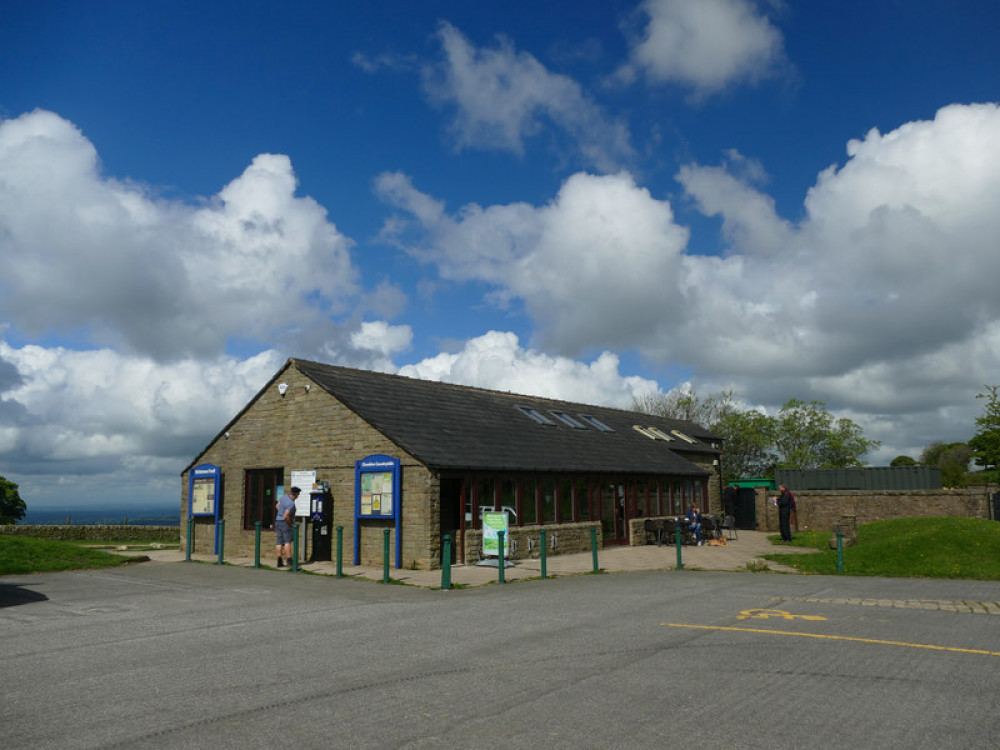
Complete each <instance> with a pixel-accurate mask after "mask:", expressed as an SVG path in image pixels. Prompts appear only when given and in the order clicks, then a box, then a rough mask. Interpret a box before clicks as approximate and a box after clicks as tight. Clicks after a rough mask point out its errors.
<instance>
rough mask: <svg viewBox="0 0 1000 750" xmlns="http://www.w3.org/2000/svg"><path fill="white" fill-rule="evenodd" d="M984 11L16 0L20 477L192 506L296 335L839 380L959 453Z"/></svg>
mask: <svg viewBox="0 0 1000 750" xmlns="http://www.w3.org/2000/svg"><path fill="white" fill-rule="evenodd" d="M590 6H592V7H590ZM998 33H1000V9H998V8H997V7H996V5H995V4H994V3H991V2H985V1H983V2H970V1H964V0H960V1H958V2H952V3H939V2H916V1H912V0H911V1H909V2H896V1H895V0H882V1H880V2H876V3H872V2H854V1H853V0H843V1H838V2H823V1H818V2H784V1H781V0H769V1H765V0H761V1H759V2H751V1H750V0H697V1H695V0H690V1H687V0H649V1H647V2H638V0H632V1H631V2H616V1H609V2H602V3H592V4H581V3H579V2H573V3H570V2H547V3H527V2H507V3H500V2H477V3H468V2H465V3H457V2H420V3H411V2H349V3H348V2H345V3H305V2H286V3H281V4H276V3H265V2H240V3H231V2H215V3H207V4H206V3H194V2H171V3H163V2H145V3H126V2H88V3H61V2H45V1H44V0H42V1H41V2H30V3H29V2H16V1H10V0H9V1H8V2H5V3H3V5H2V11H0V71H2V72H3V74H2V75H0V475H4V476H6V477H8V478H10V479H12V480H14V481H16V482H19V483H20V485H21V494H22V497H23V498H24V499H25V500H26V501H27V502H28V503H29V506H31V505H36V506H42V505H54V504H65V503H66V502H67V501H71V500H72V501H74V502H79V503H86V504H94V503H97V502H112V501H113V502H116V503H117V502H121V501H127V500H129V499H138V498H141V499H143V500H149V499H153V500H160V499H162V500H164V501H167V502H172V501H173V500H175V499H178V498H179V489H180V488H179V478H178V475H179V472H180V470H181V469H182V468H183V466H184V465H185V464H186V463H187V462H188V461H189V460H190V459H191V458H192V457H193V456H194V455H195V454H196V453H197V452H198V451H199V450H200V449H201V448H202V447H204V445H205V444H206V442H207V441H208V440H209V439H210V438H211V437H212V436H214V435H215V434H216V432H217V431H218V430H219V429H220V428H221V427H222V426H223V425H224V424H225V423H226V422H227V421H228V420H229V419H230V418H231V417H232V416H233V415H234V414H235V413H236V412H237V411H238V410H239V409H240V408H241V407H242V405H243V404H245V403H246V401H247V400H248V399H249V398H251V397H252V396H253V394H254V393H255V392H256V391H257V390H258V389H259V388H260V386H261V385H262V384H263V383H264V382H265V381H266V380H267V379H268V378H269V377H270V376H271V375H272V374H273V373H274V372H275V371H276V370H277V369H278V367H280V366H281V364H282V363H283V362H284V361H285V359H286V358H287V357H290V356H294V357H301V358H306V359H317V360H320V361H325V362H331V363H335V364H343V365H348V366H355V367H363V368H370V369H378V370H384V371H391V372H399V373H402V374H405V375H412V376H418V377H425V378H432V379H438V380H446V381H450V382H457V383H466V384H470V385H477V386H482V387H488V388H499V389H503V390H512V391H519V392H531V393H539V394H543V395H553V396H558V397H562V398H567V399H571V400H579V401H585V402H600V403H606V404H612V405H619V406H625V407H627V406H629V405H630V404H631V402H632V399H633V398H634V397H635V396H640V395H644V394H648V393H651V392H663V393H666V392H668V391H670V390H671V389H673V388H687V387H694V388H695V389H696V390H697V391H698V392H700V393H703V394H707V393H711V392H714V391H717V390H719V389H722V388H734V389H735V390H736V392H737V393H738V394H739V395H740V396H741V397H742V398H743V399H744V401H745V403H746V404H747V405H748V406H753V407H756V408H760V409H763V410H765V411H771V412H773V411H774V410H776V409H777V408H779V407H780V405H781V404H782V403H783V402H785V401H786V400H788V399H790V398H801V399H806V400H810V399H819V400H822V401H824V402H825V403H826V404H827V405H828V406H829V407H830V408H831V410H833V411H834V412H835V413H836V414H838V415H841V416H847V417H850V418H851V419H854V420H855V421H857V422H858V423H859V424H861V425H862V426H863V428H864V429H865V432H866V433H867V434H868V435H869V436H870V437H874V438H877V439H879V440H881V441H882V448H881V449H880V450H879V451H878V452H877V453H875V454H873V455H872V456H870V457H869V458H870V460H871V461H872V462H873V463H887V462H888V460H890V459H891V458H892V457H893V456H895V455H898V454H900V453H909V454H911V455H918V454H919V452H920V450H921V449H922V448H923V447H924V446H925V445H927V444H928V443H930V442H931V441H934V440H945V441H950V440H966V439H968V438H969V437H971V435H972V434H973V429H974V425H973V420H974V418H975V416H976V415H977V414H978V413H979V412H980V410H981V402H978V401H977V400H976V398H975V396H976V394H977V393H978V392H980V391H981V390H982V388H983V385H984V384H987V383H996V382H997V381H998V372H1000V368H998V364H1000V362H998V359H1000V355H998V352H1000V302H998V300H1000V296H998V295H997V294H996V292H995V283H994V282H993V280H994V279H996V278H998V277H1000V253H997V252H996V240H995V238H996V237H997V236H998V234H1000V232H998V230H1000V216H998V212H997V211H996V207H997V205H998V204H1000V109H998V105H997V102H998V100H1000V86H998V84H1000V76H998V71H1000V53H998V52H997V45H996V44H995V40H996V38H997V36H998Z"/></svg>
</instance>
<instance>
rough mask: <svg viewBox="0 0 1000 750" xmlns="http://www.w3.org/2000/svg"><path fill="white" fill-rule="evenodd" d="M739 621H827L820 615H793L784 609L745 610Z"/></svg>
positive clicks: (738, 616)
mask: <svg viewBox="0 0 1000 750" xmlns="http://www.w3.org/2000/svg"><path fill="white" fill-rule="evenodd" d="M736 619H737V620H751V619H755V620H769V619H777V620H825V619H826V618H825V617H821V616H820V615H793V614H792V613H791V612H786V611H785V610H783V609H744V610H743V611H742V612H740V613H739V614H738V615H736Z"/></svg>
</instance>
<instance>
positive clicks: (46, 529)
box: [0, 524, 181, 544]
mask: <svg viewBox="0 0 1000 750" xmlns="http://www.w3.org/2000/svg"><path fill="white" fill-rule="evenodd" d="M0 534H7V535H9V536H30V537H34V538H36V539H55V540H58V541H65V542H89V541H94V542H107V541H116V542H117V541H121V542H167V543H169V544H176V543H179V542H180V539H181V530H180V528H179V527H177V526H125V525H118V524H115V525H107V526H85V525H82V524H81V525H69V526H66V525H57V524H37V525H27V526H18V525H11V524H5V525H2V526H0Z"/></svg>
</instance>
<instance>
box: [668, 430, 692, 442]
mask: <svg viewBox="0 0 1000 750" xmlns="http://www.w3.org/2000/svg"><path fill="white" fill-rule="evenodd" d="M670 432H671V433H672V434H674V435H676V436H677V437H679V438H680V439H681V440H683V441H684V442H685V443H692V444H694V443H697V442H698V441H697V440H695V439H694V438H693V437H691V436H690V435H685V434H684V433H683V432H681V431H680V430H671V431H670Z"/></svg>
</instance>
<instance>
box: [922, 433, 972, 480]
mask: <svg viewBox="0 0 1000 750" xmlns="http://www.w3.org/2000/svg"><path fill="white" fill-rule="evenodd" d="M970 442H971V441H970ZM971 460H972V448H971V447H970V446H969V445H966V444H965V443H942V442H941V441H939V440H938V441H935V442H933V443H931V444H930V445H928V446H927V447H926V448H924V450H923V452H922V453H921V454H920V464H921V466H937V467H938V468H939V469H941V484H943V485H944V486H945V487H963V486H964V485H965V483H966V479H965V476H966V474H967V473H968V471H969V462H970V461H971Z"/></svg>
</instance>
